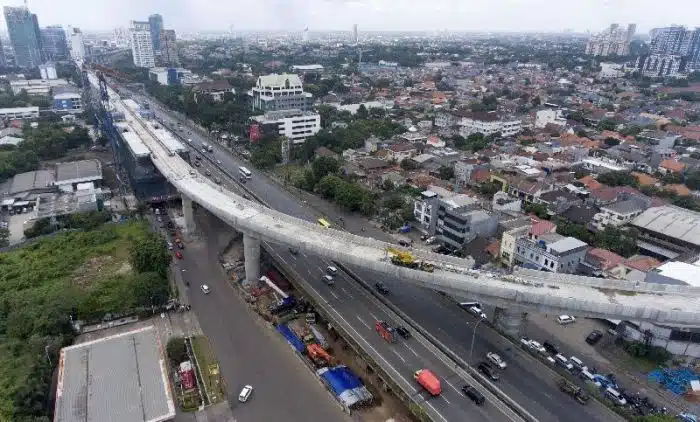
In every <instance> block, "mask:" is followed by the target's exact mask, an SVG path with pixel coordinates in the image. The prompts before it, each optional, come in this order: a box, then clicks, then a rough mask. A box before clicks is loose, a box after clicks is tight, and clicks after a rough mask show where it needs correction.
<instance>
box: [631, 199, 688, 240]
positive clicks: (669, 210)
mask: <svg viewBox="0 0 700 422" xmlns="http://www.w3.org/2000/svg"><path fill="white" fill-rule="evenodd" d="M632 224H633V225H635V226H637V227H639V228H642V229H645V230H648V231H651V232H655V233H659V234H662V235H664V236H668V237H671V238H675V239H678V240H681V241H683V242H687V243H690V244H693V245H697V246H700V213H698V212H695V211H691V210H687V209H684V208H680V207H675V206H672V205H666V206H663V207H654V208H649V209H648V210H646V211H644V212H643V213H642V214H641V215H639V217H637V218H635V219H634V220H633V221H632Z"/></svg>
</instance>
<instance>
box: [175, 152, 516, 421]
mask: <svg viewBox="0 0 700 422" xmlns="http://www.w3.org/2000/svg"><path fill="white" fill-rule="evenodd" d="M198 169H199V171H201V172H202V173H204V174H206V173H207V171H208V172H209V173H210V176H208V177H210V178H212V179H214V178H216V177H221V180H222V182H223V184H224V185H225V186H226V187H227V188H231V189H233V190H237V186H236V185H235V184H232V183H231V181H230V179H229V178H228V177H227V176H226V175H225V174H224V173H222V172H220V170H218V169H217V168H216V165H214V164H213V163H212V162H211V161H207V160H202V163H201V165H200V166H198ZM209 221H210V223H209V224H210V225H209V226H204V227H198V228H197V230H198V231H199V232H201V233H202V234H205V235H206V238H207V242H209V243H211V242H213V240H212V239H209V238H210V237H212V238H216V237H217V234H221V233H227V232H232V229H231V228H230V227H227V226H226V224H225V223H223V222H221V221H219V220H217V219H216V218H215V217H211V218H210V219H209ZM265 246H266V249H267V250H269V251H271V252H270V253H271V255H272V257H273V259H274V260H276V261H277V262H278V263H281V264H283V265H285V266H286V267H287V268H289V269H291V271H293V272H294V275H295V276H296V277H297V278H298V279H302V280H304V282H305V283H306V285H305V286H304V287H305V288H307V289H311V290H313V292H315V293H317V294H318V295H319V296H321V297H322V298H323V301H324V302H325V303H326V304H328V305H329V309H332V311H331V312H332V313H333V315H332V316H333V317H334V318H337V319H339V320H341V321H342V322H344V323H345V324H346V325H347V326H348V327H349V331H350V334H351V335H352V336H353V338H354V339H355V340H356V341H358V342H360V345H361V346H362V347H366V348H369V349H370V350H371V351H372V352H375V353H376V354H377V355H378V356H381V362H380V363H381V364H382V366H384V367H388V368H390V369H389V372H390V374H391V375H392V376H398V377H399V379H400V381H401V382H400V383H399V386H400V387H401V388H404V389H406V390H407V391H408V392H410V394H411V395H412V396H413V397H415V399H416V400H417V401H418V402H420V403H423V406H425V407H426V408H427V410H429V413H430V414H431V415H433V416H435V418H436V419H435V420H436V421H438V422H440V421H441V422H448V421H454V420H469V421H510V420H511V419H508V418H507V417H506V416H505V415H504V414H503V413H502V412H501V411H499V410H498V409H497V408H496V407H495V406H493V405H486V406H482V407H476V406H475V405H474V404H473V403H472V402H471V401H469V400H468V399H466V397H464V395H463V394H462V393H461V391H460V388H461V387H462V386H463V385H465V384H467V383H468V384H470V385H477V383H476V382H475V381H474V380H471V379H469V380H468V381H466V382H465V380H463V379H462V378H460V376H459V375H458V374H457V373H456V372H455V371H454V369H453V368H451V367H450V364H449V363H446V362H443V361H441V360H440V359H438V357H437V356H436V355H435V354H434V353H433V352H431V351H430V350H428V349H427V348H426V347H425V346H424V345H423V344H422V343H421V342H419V341H417V340H416V339H415V338H412V339H408V340H401V341H399V342H398V343H396V344H390V343H388V342H386V341H385V340H384V339H383V338H382V337H380V336H379V334H377V333H376V330H375V327H374V323H375V322H376V321H379V320H382V321H387V322H389V323H390V324H392V325H394V324H395V323H396V322H397V321H395V320H394V318H392V316H391V315H389V314H388V313H387V311H386V310H385V309H384V307H383V306H382V305H381V304H380V303H378V302H377V300H376V299H374V298H373V297H372V296H371V295H370V294H369V293H368V292H367V291H366V290H364V289H363V288H361V287H360V286H358V285H357V283H356V282H354V281H353V280H352V279H351V278H350V277H349V276H348V275H347V274H343V273H342V272H341V273H339V274H338V275H337V276H336V284H335V286H334V287H332V288H331V287H329V286H328V285H326V284H325V283H323V282H322V281H321V280H320V278H321V275H323V274H324V273H325V268H326V267H327V266H328V265H330V264H332V263H331V262H330V261H327V260H324V259H323V258H322V257H317V256H312V255H307V254H305V253H299V254H298V255H293V254H292V253H290V252H289V250H288V248H286V247H282V246H279V245H275V244H269V243H265ZM209 249H210V250H215V249H216V246H215V245H214V244H212V245H211V246H210V248H209ZM191 253H192V251H188V254H187V255H186V256H185V262H189V259H190V256H189V255H190V254H191ZM197 259H199V258H197ZM199 267H200V268H202V266H199ZM196 271H201V269H200V270H196ZM186 276H189V277H192V278H194V279H196V277H197V276H196V275H195V274H194V273H190V272H189V270H188V272H187V273H186ZM203 278H204V279H207V278H209V277H203ZM210 283H212V284H213V283H215V282H213V281H212V282H210ZM220 284H221V285H222V286H225V284H226V283H220ZM215 285H216V286H217V287H216V288H217V290H218V289H219V288H222V287H220V286H219V283H216V284H215ZM194 293H195V300H193V307H194V308H195V311H196V312H197V315H198V317H199V314H200V312H202V314H203V315H202V316H203V317H204V321H202V322H201V326H202V328H203V329H204V331H205V333H207V334H208V335H209V336H212V337H213V339H212V341H213V342H214V343H216V342H217V341H218V336H219V334H221V335H222V336H223V342H224V343H226V342H228V341H229V340H230V339H231V338H232V335H231V334H230V333H218V332H217V331H218V330H217V327H216V325H217V324H212V326H211V327H210V326H209V325H208V324H207V320H208V318H207V317H208V316H213V315H217V314H220V313H225V312H227V307H226V305H225V303H226V302H227V300H229V299H230V298H226V297H224V298H221V299H220V300H219V299H217V300H216V301H214V300H210V299H209V298H208V297H203V298H200V297H197V295H196V294H197V292H196V291H194ZM200 296H201V295H200ZM199 301H201V302H203V303H202V306H203V307H204V308H203V309H202V310H201V311H199V310H198V309H197V308H198V305H199V303H197V302H199ZM228 312H230V311H228ZM199 318H200V319H201V318H202V317H199ZM222 323H223V324H227V322H225V321H224V322H222ZM208 328H211V330H212V332H213V333H215V334H212V332H210V331H209V330H208ZM422 368H429V369H431V370H433V371H434V372H435V373H436V375H438V376H439V377H440V378H441V379H442V380H443V392H442V394H441V395H440V397H438V398H430V396H429V395H428V394H427V393H426V392H425V391H423V390H422V388H421V387H420V386H419V385H418V384H416V383H415V381H414V380H413V379H412V374H413V372H415V371H416V370H417V369H422ZM477 387H478V385H477ZM467 415H468V416H467Z"/></svg>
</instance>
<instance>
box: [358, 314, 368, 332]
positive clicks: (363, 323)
mask: <svg viewBox="0 0 700 422" xmlns="http://www.w3.org/2000/svg"><path fill="white" fill-rule="evenodd" d="M356 317H357V319H359V320H360V322H361V323H362V325H364V326H365V327H367V328H369V329H370V330H371V329H372V328H371V327H370V326H369V325H368V324H367V323H366V322H365V320H364V319H362V317H360V316H359V315H356Z"/></svg>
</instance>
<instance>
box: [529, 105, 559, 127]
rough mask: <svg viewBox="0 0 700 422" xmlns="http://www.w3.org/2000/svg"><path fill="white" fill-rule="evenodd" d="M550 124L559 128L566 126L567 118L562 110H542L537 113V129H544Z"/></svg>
mask: <svg viewBox="0 0 700 422" xmlns="http://www.w3.org/2000/svg"><path fill="white" fill-rule="evenodd" d="M548 124H553V125H557V126H566V117H564V113H562V111H561V110H552V109H546V110H540V111H538V112H537V115H536V117H535V127H536V128H537V129H543V128H544V127H545V126H547V125H548Z"/></svg>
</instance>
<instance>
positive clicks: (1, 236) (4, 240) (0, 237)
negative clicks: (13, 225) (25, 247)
mask: <svg viewBox="0 0 700 422" xmlns="http://www.w3.org/2000/svg"><path fill="white" fill-rule="evenodd" d="M9 244H10V231H9V230H8V229H0V248H4V247H5V246H7V245H9Z"/></svg>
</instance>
